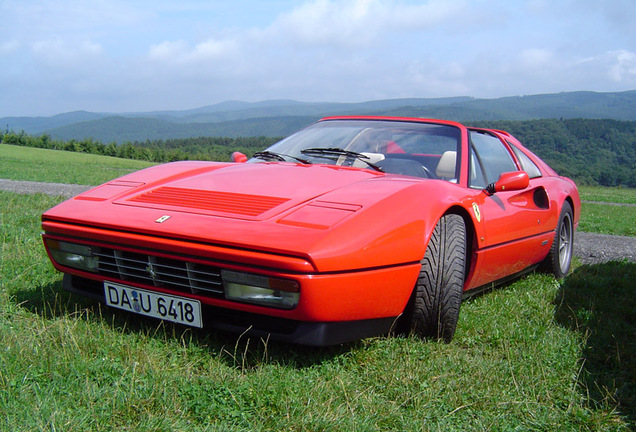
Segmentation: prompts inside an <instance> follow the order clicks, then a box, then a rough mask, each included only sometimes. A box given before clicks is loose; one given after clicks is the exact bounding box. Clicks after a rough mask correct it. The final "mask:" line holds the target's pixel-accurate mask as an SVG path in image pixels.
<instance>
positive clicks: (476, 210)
mask: <svg viewBox="0 0 636 432" xmlns="http://www.w3.org/2000/svg"><path fill="white" fill-rule="evenodd" d="M473 212H474V213H475V217H476V218H477V222H481V210H479V204H477V203H475V202H474V203H473Z"/></svg>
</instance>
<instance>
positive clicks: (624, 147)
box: [0, 119, 636, 187]
mask: <svg viewBox="0 0 636 432" xmlns="http://www.w3.org/2000/svg"><path fill="white" fill-rule="evenodd" d="M467 124H470V125H471V126H477V127H488V128H494V129H501V130H505V131H507V132H509V133H511V134H512V135H514V136H515V137H516V138H517V139H519V141H521V142H522V143H523V144H524V145H525V146H526V147H527V148H529V149H530V150H532V151H533V152H534V153H536V154H537V155H538V156H539V157H541V158H542V159H543V160H545V161H546V162H547V163H548V164H549V165H550V166H552V168H554V169H555V170H556V171H557V172H558V173H559V174H561V175H564V176H567V177H570V178H572V179H574V180H575V181H576V182H577V183H578V184H582V185H601V186H627V187H636V122H633V121H618V120H589V119H542V120H527V121H482V122H467ZM279 139H280V138H274V137H265V136H260V137H239V138H227V137H197V138H176V139H165V140H146V141H134V142H125V143H123V144H116V143H110V144H103V143H101V142H99V141H96V140H93V139H90V138H88V139H82V140H67V141H65V140H58V139H53V138H51V137H50V136H49V135H46V134H44V135H38V136H32V135H28V134H26V133H25V132H23V131H22V132H19V133H16V132H13V131H4V132H0V142H4V143H5V144H13V145H20V146H27V147H38V148H45V149H54V150H65V151H73V152H81V153H91V154H98V155H105V156H113V157H119V158H127V159H139V160H146V161H151V162H157V163H163V162H172V161H177V160H211V161H229V160H230V157H231V154H232V152H234V151H240V152H242V153H245V154H246V155H248V156H251V155H252V154H253V153H254V152H257V151H260V150H263V149H265V148H267V147H269V146H270V145H272V144H273V143H275V142H276V141H278V140H279Z"/></svg>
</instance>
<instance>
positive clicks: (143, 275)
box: [93, 247, 223, 297]
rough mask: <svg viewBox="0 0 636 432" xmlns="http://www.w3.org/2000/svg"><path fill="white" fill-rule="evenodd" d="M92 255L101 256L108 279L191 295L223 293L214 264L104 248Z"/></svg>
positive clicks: (217, 294) (102, 270)
mask: <svg viewBox="0 0 636 432" xmlns="http://www.w3.org/2000/svg"><path fill="white" fill-rule="evenodd" d="M93 255H94V256H96V257H97V258H98V262H99V267H98V273H99V274H100V275H102V276H106V277H108V278H112V279H117V280H121V281H123V282H136V283H140V284H144V285H149V286H156V287H162V288H169V289H173V290H176V291H182V292H186V293H192V294H200V295H211V296H213V297H214V296H219V295H223V282H222V280H221V271H220V269H219V268H217V267H214V266H210V265H205V264H199V263H196V262H191V261H182V260H178V259H174V258H164V257H160V256H155V255H146V254H140V253H136V252H128V251H122V250H117V249H109V248H103V247H100V248H98V249H96V250H94V251H93Z"/></svg>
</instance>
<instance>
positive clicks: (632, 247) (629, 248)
mask: <svg viewBox="0 0 636 432" xmlns="http://www.w3.org/2000/svg"><path fill="white" fill-rule="evenodd" d="M91 187H92V186H83V185H73V184H63V183H41V182H32V181H16V180H6V179H0V190H8V191H11V192H16V193H26V194H32V193H44V194H47V195H53V196H63V197H67V198H70V197H72V196H75V195H77V194H80V193H82V192H84V191H86V190H88V189H90V188H91ZM574 255H575V256H577V257H579V258H580V259H581V261H582V262H583V263H584V264H594V263H599V262H606V261H610V260H620V259H623V258H627V259H628V260H629V261H632V262H636V237H623V236H614V235H606V234H594V233H586V232H581V231H579V232H577V233H576V235H575V238H574Z"/></svg>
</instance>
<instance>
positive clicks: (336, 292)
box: [42, 116, 580, 345]
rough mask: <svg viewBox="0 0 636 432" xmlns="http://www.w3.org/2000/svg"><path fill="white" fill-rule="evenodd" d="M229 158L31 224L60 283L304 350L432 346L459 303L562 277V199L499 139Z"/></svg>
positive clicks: (572, 222)
mask: <svg viewBox="0 0 636 432" xmlns="http://www.w3.org/2000/svg"><path fill="white" fill-rule="evenodd" d="M233 161H234V162H232V163H219V162H175V163H169V164H165V165H159V166H155V167H151V168H147V169H144V170H141V171H138V172H136V173H133V174H129V175H126V176H124V177H121V178H119V179H116V180H113V181H110V182H108V183H106V184H103V185H101V186H98V187H96V188H94V189H92V190H89V191H88V192H85V193H83V194H81V195H78V196H76V197H75V198H73V199H70V200H68V201H66V202H63V203H61V204H60V205H58V206H56V207H54V208H52V209H50V210H48V211H46V212H45V213H44V214H43V215H42V226H43V230H44V234H43V239H44V244H45V246H46V249H47V251H48V254H49V257H50V259H51V261H52V262H53V265H54V266H55V267H56V268H57V269H58V270H60V271H61V272H64V273H65V275H64V282H63V285H64V287H65V288H66V289H67V290H69V291H71V292H74V293H79V294H81V295H85V296H89V297H93V298H95V299H98V300H100V301H102V302H105V303H106V304H107V305H109V306H111V307H114V308H119V309H123V310H125V311H128V312H132V313H137V314H141V315H145V316H150V317H155V318H159V319H163V320H167V321H172V322H175V323H180V324H185V325H190V326H194V327H206V328H219V329H225V330H229V331H235V332H240V333H243V332H246V331H247V332H248V333H250V334H252V335H257V336H269V337H271V338H275V339H279V340H284V341H289V342H294V343H299V344H306V345H332V344H339V343H343V342H348V341H352V340H356V339H361V338H365V337H370V336H374V335H381V334H387V333H389V332H391V331H394V330H396V329H402V330H405V331H412V332H414V333H416V334H418V335H421V336H424V337H433V338H439V339H443V340H447V341H448V340H450V339H451V338H452V337H453V334H454V333H455V328H456V325H457V319H458V316H459V309H460V305H461V301H462V296H463V294H464V293H465V292H467V291H472V290H477V289H480V288H484V287H490V286H493V285H494V284H496V283H499V282H502V281H504V280H507V279H510V278H511V277H514V276H517V275H519V274H521V273H522V272H526V271H528V270H532V269H534V268H536V267H537V266H542V267H543V268H544V269H546V270H547V271H550V272H552V273H554V274H555V275H556V276H557V277H562V276H563V275H565V274H566V273H567V272H568V271H569V268H570V261H571V258H572V246H573V235H574V231H575V230H576V227H577V225H578V220H579V214H580V199H579V195H578V192H577V189H576V186H575V184H574V183H573V182H572V181H571V180H569V179H567V178H563V177H560V176H558V175H557V174H556V173H555V172H554V171H553V170H552V169H551V168H550V167H549V166H548V165H547V164H546V163H544V162H543V161H541V159H539V158H538V157H537V156H535V155H534V154H533V153H531V152H530V151H528V150H527V149H526V148H524V147H523V146H522V145H521V144H520V143H519V141H517V140H516V139H515V138H514V137H512V136H511V135H510V134H508V133H506V132H503V131H498V130H487V129H479V128H470V127H466V126H464V125H462V124H459V123H456V122H451V121H442V120H430V119H416V118H391V117H366V116H365V117H328V118H324V119H322V120H320V121H319V122H317V123H315V124H313V125H311V126H309V127H307V128H305V129H303V130H301V131H299V132H297V133H295V134H294V135H291V136H290V137H288V138H286V139H284V140H282V141H280V142H278V143H277V144H275V145H273V146H272V147H270V148H269V149H267V150H265V151H262V152H259V153H256V154H254V156H253V158H252V159H250V160H247V158H246V157H245V155H242V154H234V155H233Z"/></svg>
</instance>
